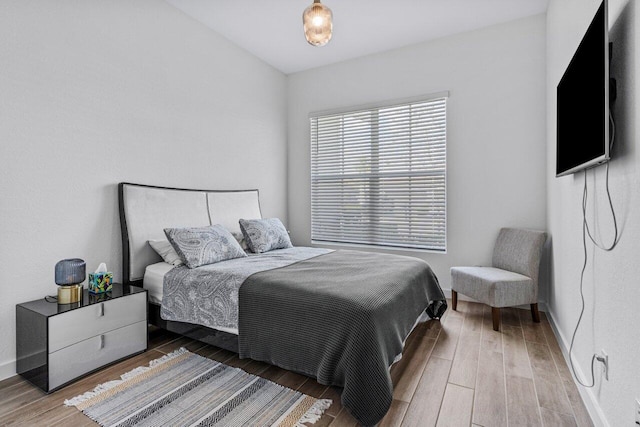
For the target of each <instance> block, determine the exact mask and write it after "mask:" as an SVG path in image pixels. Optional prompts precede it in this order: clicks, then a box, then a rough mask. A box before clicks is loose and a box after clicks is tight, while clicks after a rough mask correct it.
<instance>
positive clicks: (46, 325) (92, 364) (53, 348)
mask: <svg viewBox="0 0 640 427" xmlns="http://www.w3.org/2000/svg"><path fill="white" fill-rule="evenodd" d="M146 349H147V291H146V290H144V289H142V288H138V287H135V286H125V285H121V284H119V283H114V284H113V289H112V291H111V292H107V293H106V294H90V293H89V292H88V291H87V290H86V289H85V290H84V295H83V298H82V301H81V302H79V303H75V304H61V305H58V304H56V303H50V302H47V301H45V300H44V299H39V300H35V301H30V302H26V303H23V304H18V305H16V359H17V361H16V370H17V372H18V374H20V375H22V376H23V377H24V378H26V379H27V380H29V381H30V382H32V383H33V384H35V385H36V386H38V387H40V388H41V389H43V390H44V391H46V392H47V393H48V392H51V391H53V390H56V389H58V388H60V387H62V386H64V385H66V384H68V383H70V382H71V381H74V380H76V379H78V378H80V377H82V376H84V375H86V374H88V373H91V372H93V371H95V370H97V369H100V368H102V367H104V366H105V365H108V364H111V363H114V362H117V361H119V360H121V359H124V358H126V357H129V356H132V355H134V354H137V353H140V352H143V351H145V350H146Z"/></svg>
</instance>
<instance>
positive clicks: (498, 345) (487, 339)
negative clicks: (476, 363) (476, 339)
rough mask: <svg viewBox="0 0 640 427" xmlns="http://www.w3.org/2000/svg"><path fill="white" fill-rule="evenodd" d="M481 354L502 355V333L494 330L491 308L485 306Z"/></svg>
mask: <svg viewBox="0 0 640 427" xmlns="http://www.w3.org/2000/svg"><path fill="white" fill-rule="evenodd" d="M480 349H481V352H482V351H485V352H493V353H500V354H502V332H501V331H494V330H493V319H492V318H491V307H489V306H488V305H485V306H484V311H483V313H482V339H481V341H480Z"/></svg>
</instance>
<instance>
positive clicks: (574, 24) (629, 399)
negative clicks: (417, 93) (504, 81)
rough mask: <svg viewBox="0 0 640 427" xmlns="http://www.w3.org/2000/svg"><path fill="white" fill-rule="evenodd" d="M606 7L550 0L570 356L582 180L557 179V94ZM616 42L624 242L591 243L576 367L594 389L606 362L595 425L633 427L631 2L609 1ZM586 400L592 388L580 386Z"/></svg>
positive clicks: (594, 180)
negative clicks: (596, 358)
mask: <svg viewBox="0 0 640 427" xmlns="http://www.w3.org/2000/svg"><path fill="white" fill-rule="evenodd" d="M600 2H601V0H551V2H550V4H549V9H548V12H547V31H548V35H547V191H548V196H547V205H548V219H547V222H548V227H549V230H550V232H551V234H552V238H553V256H552V281H551V287H550V293H549V307H550V313H551V315H552V317H553V320H554V321H555V323H556V326H557V328H558V330H559V333H560V338H561V340H562V341H563V342H562V344H564V346H565V348H568V347H569V342H570V340H571V335H572V333H573V330H574V328H575V325H576V322H577V320H578V316H579V314H580V296H579V290H578V289H579V280H580V270H581V268H582V262H583V258H582V250H583V249H582V212H581V199H582V189H583V184H584V175H583V174H582V173H579V174H576V175H575V176H568V177H563V178H555V177H554V173H553V171H554V170H555V144H556V137H555V126H556V86H557V84H558V82H559V80H560V78H561V77H562V74H563V73H564V70H565V69H566V67H567V65H568V63H569V61H570V59H571V57H572V55H573V53H574V52H575V50H576V48H577V46H578V43H579V42H580V40H581V38H582V36H583V34H584V32H585V30H586V28H587V26H588V25H589V23H590V20H591V18H592V17H593V15H594V14H595V11H596V9H597V8H598V6H599V5H600ZM609 3H610V4H609V12H610V16H609V25H610V38H611V41H612V42H613V43H614V46H613V60H612V68H611V73H612V77H614V78H616V79H617V82H618V100H617V101H616V103H615V106H614V108H613V114H614V117H615V120H616V128H617V129H616V130H617V131H616V141H615V146H614V148H613V151H612V153H611V156H612V161H611V164H610V167H611V169H610V188H611V196H612V199H613V203H614V206H615V210H616V214H617V217H618V224H619V226H620V231H621V238H620V243H619V245H618V246H617V247H616V248H615V249H614V250H613V251H612V252H610V253H605V252H603V251H600V250H595V251H594V246H593V244H591V243H590V244H589V245H588V248H589V250H588V256H589V264H588V266H587V270H586V274H585V281H584V291H585V297H586V301H587V305H586V310H585V317H584V319H583V321H582V325H581V327H580V329H579V332H578V335H577V338H576V345H575V349H574V360H575V361H576V362H577V365H578V366H577V368H578V370H579V371H581V372H583V373H586V374H587V376H586V377H585V376H583V379H584V381H586V382H590V381H591V375H590V362H591V356H592V355H593V354H594V353H596V352H599V351H600V350H601V349H605V350H606V352H607V353H608V354H609V365H610V372H609V381H605V380H604V377H603V376H602V374H601V371H600V370H599V369H597V370H596V386H595V388H593V389H590V390H589V391H588V392H587V393H586V396H587V403H588V406H590V407H591V409H592V416H593V417H594V420H595V422H596V425H601V424H603V425H612V426H629V425H634V421H635V418H634V398H639V397H640V357H639V355H640V352H639V351H638V346H639V345H640V315H639V313H640V282H639V278H640V262H639V256H640V215H638V212H639V211H640V192H639V191H638V189H639V188H640V168H639V167H638V165H639V164H640V153H639V152H638V150H637V149H636V145H637V141H638V140H639V137H640V133H639V129H638V127H637V125H636V122H637V118H638V108H637V103H638V100H640V97H638V88H637V87H636V76H637V75H638V66H637V60H638V48H639V47H640V43H638V37H639V34H638V26H639V24H640V11H639V10H638V7H637V5H636V2H635V1H634V0H610V1H609ZM604 172H605V167H604V166H601V167H598V168H597V169H596V170H595V171H590V172H589V175H588V176H589V179H588V185H589V195H590V197H591V200H592V202H591V203H590V204H589V210H588V212H589V218H590V224H591V227H592V229H594V228H595V229H596V234H597V235H598V237H599V238H601V239H603V240H604V241H605V242H607V243H608V242H609V241H610V240H611V238H612V236H613V227H612V220H611V214H610V212H609V211H608V202H607V199H606V192H605V185H604V184H605V179H604V178H605V175H604ZM581 389H582V391H583V392H585V391H586V389H584V388H581Z"/></svg>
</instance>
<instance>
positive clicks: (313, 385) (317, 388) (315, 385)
mask: <svg viewBox="0 0 640 427" xmlns="http://www.w3.org/2000/svg"><path fill="white" fill-rule="evenodd" d="M326 390H327V386H326V385H322V384H320V383H319V382H318V381H316V380H314V379H313V378H307V380H306V381H305V382H304V383H302V385H301V386H300V387H298V391H299V392H300V393H304V394H306V395H307V396H311V397H315V398H316V399H320V396H322V395H323V394H324V392H325V391H326Z"/></svg>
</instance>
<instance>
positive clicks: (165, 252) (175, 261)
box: [148, 239, 183, 265]
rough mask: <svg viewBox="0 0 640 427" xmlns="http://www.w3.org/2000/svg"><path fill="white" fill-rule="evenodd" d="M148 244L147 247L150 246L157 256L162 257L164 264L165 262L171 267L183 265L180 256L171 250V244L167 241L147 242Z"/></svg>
mask: <svg viewBox="0 0 640 427" xmlns="http://www.w3.org/2000/svg"><path fill="white" fill-rule="evenodd" d="M148 243H149V246H151V247H152V248H153V250H154V251H156V252H157V253H158V255H160V256H161V257H162V259H163V260H164V262H167V263H169V264H172V265H182V264H183V262H182V260H181V259H180V256H179V255H178V253H177V252H176V250H175V249H173V246H171V243H169V241H168V240H167V239H162V240H149V241H148Z"/></svg>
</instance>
